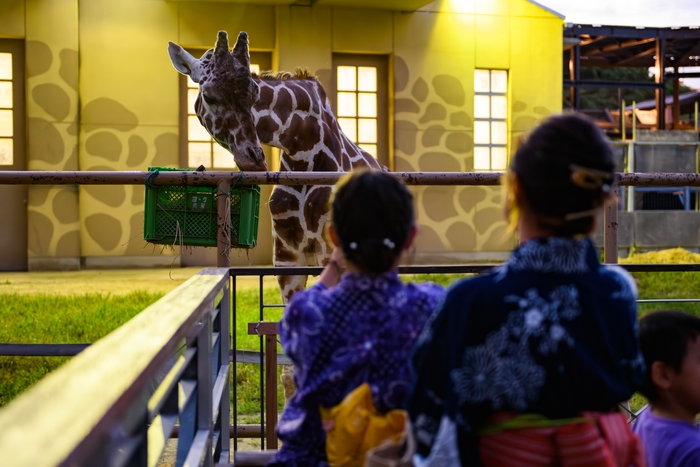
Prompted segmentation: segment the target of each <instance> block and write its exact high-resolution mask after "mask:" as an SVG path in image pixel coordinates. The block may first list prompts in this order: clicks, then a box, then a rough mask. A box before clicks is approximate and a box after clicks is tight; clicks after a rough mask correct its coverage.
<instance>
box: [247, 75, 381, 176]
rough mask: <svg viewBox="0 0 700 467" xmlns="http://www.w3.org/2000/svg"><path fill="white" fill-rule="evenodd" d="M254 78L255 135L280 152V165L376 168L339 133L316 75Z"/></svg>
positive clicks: (317, 168) (308, 168) (289, 167)
mask: <svg viewBox="0 0 700 467" xmlns="http://www.w3.org/2000/svg"><path fill="white" fill-rule="evenodd" d="M254 79H255V81H256V83H257V84H258V85H259V86H260V99H259V100H258V102H257V103H256V105H255V106H254V107H253V118H254V121H255V127H256V129H257V133H258V138H259V139H260V141H261V142H262V143H265V144H269V145H270V146H273V147H276V148H279V149H281V150H282V151H283V155H282V158H281V165H282V169H283V170H292V171H332V172H336V171H339V172H344V171H349V170H351V169H352V167H354V166H356V165H369V166H372V167H375V168H379V167H380V166H379V164H378V163H377V162H376V159H374V158H373V157H372V156H371V155H370V154H368V153H366V152H365V151H363V150H361V149H360V148H358V147H357V146H356V145H355V144H353V143H352V142H351V141H350V140H349V139H348V137H347V136H345V134H344V133H343V132H342V130H341V129H340V125H339V124H338V121H337V119H336V117H335V115H334V114H333V111H332V110H331V107H330V103H329V102H328V98H327V97H326V93H325V90H324V89H323V86H322V85H321V83H319V82H318V81H317V80H315V79H286V80H273V79H261V78H259V77H255V78H254Z"/></svg>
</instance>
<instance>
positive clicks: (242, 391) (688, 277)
mask: <svg viewBox="0 0 700 467" xmlns="http://www.w3.org/2000/svg"><path fill="white" fill-rule="evenodd" d="M633 276H634V277H635V280H636V281H637V284H638V286H639V291H640V298H700V273H693V272H660V273H634V274H633ZM462 277H465V275H458V274H449V275H448V274H436V275H427V274H418V275H412V276H403V280H404V281H412V282H423V281H426V280H430V281H433V282H437V283H439V284H442V285H445V286H447V285H449V284H451V283H453V282H454V281H455V280H458V279H460V278H462ZM0 285H3V284H2V283H0ZM160 296H161V295H160V294H150V293H146V292H136V293H131V294H128V295H117V296H110V295H96V294H86V295H80V296H69V297H65V296H46V295H20V294H3V293H2V289H0V323H1V324H0V342H23V343H90V342H95V341H97V340H98V339H100V338H101V337H103V336H105V335H106V334H108V333H109V332H111V331H112V330H114V329H116V328H117V327H118V326H120V325H121V324H123V323H125V322H126V321H128V320H129V319H130V318H131V317H133V316H134V315H136V314H137V313H139V312H140V311H141V310H143V309H144V308H146V307H147V306H148V305H149V304H151V303H153V302H154V301H156V300H157V299H158V298H159V297H160ZM263 298H264V303H265V304H268V305H269V304H280V303H282V299H281V296H280V293H279V290H278V289H277V288H276V287H267V288H266V289H265V290H264V292H263ZM664 308H675V309H680V310H684V311H687V312H690V313H693V314H696V315H698V316H700V303H698V304H696V303H690V304H669V305H666V304H662V303H652V304H641V305H640V306H639V312H640V315H644V314H646V313H648V312H649V311H651V310H657V309H664ZM281 314H282V309H281V308H266V309H265V310H264V316H263V319H264V321H277V320H279V318H280V317H281ZM236 315H237V316H236V348H238V349H244V350H258V348H259V343H260V339H259V337H257V336H254V335H253V336H249V335H248V323H252V322H258V321H259V320H260V310H259V302H258V288H257V287H255V288H244V289H240V290H238V291H237V294H236ZM278 350H281V349H280V348H279V346H278ZM67 360H68V358H59V357H46V358H42V357H0V406H2V405H4V404H6V403H7V402H9V401H10V400H11V399H12V398H14V397H16V396H17V395H18V394H20V393H21V392H23V391H25V390H26V389H27V388H28V387H30V386H31V385H32V384H35V383H36V382H37V381H38V380H39V379H40V378H41V377H43V376H44V375H45V374H47V373H49V372H50V371H52V370H54V369H55V368H57V367H59V366H60V365H61V364H62V363H64V362H65V361H67ZM259 371H260V367H259V366H258V365H253V364H239V365H238V371H237V375H236V382H237V390H238V395H237V399H238V412H239V416H240V417H239V421H241V422H243V423H255V422H258V421H259V415H258V414H257V411H258V410H259V404H260V393H259V377H260V373H259ZM280 372H281V369H280ZM278 402H279V404H280V408H281V407H282V402H283V396H282V389H281V385H280V387H279V394H278ZM642 404H643V400H642V399H641V398H639V397H635V398H634V399H633V401H632V406H633V408H636V407H637V406H641V405H642Z"/></svg>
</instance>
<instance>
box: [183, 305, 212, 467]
mask: <svg viewBox="0 0 700 467" xmlns="http://www.w3.org/2000/svg"><path fill="white" fill-rule="evenodd" d="M211 315H212V310H211V309H209V310H207V311H205V312H204V314H203V315H202V324H201V325H202V328H201V329H200V330H199V333H198V334H197V423H196V424H197V432H202V431H206V432H207V433H211V432H212V428H213V425H214V422H213V420H212V409H213V405H212V391H213V379H214V376H213V373H212V368H211V361H212V335H211V333H212V321H211ZM210 441H211V440H208V442H210ZM188 460H189V459H188ZM199 465H202V466H204V467H212V466H213V465H214V462H213V457H212V449H211V446H207V448H206V449H205V454H204V459H203V462H202V463H201V464H199Z"/></svg>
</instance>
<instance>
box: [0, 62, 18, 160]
mask: <svg viewBox="0 0 700 467" xmlns="http://www.w3.org/2000/svg"><path fill="white" fill-rule="evenodd" d="M12 78H13V77H12V54H11V53H0V165H13V164H14V162H15V158H14V141H13V138H12V137H13V126H14V110H13V100H12Z"/></svg>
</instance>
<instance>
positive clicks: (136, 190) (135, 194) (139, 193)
mask: <svg viewBox="0 0 700 467" xmlns="http://www.w3.org/2000/svg"><path fill="white" fill-rule="evenodd" d="M145 196H146V188H145V187H143V186H140V185H134V186H132V187H131V205H132V206H143V202H144V201H145Z"/></svg>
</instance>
